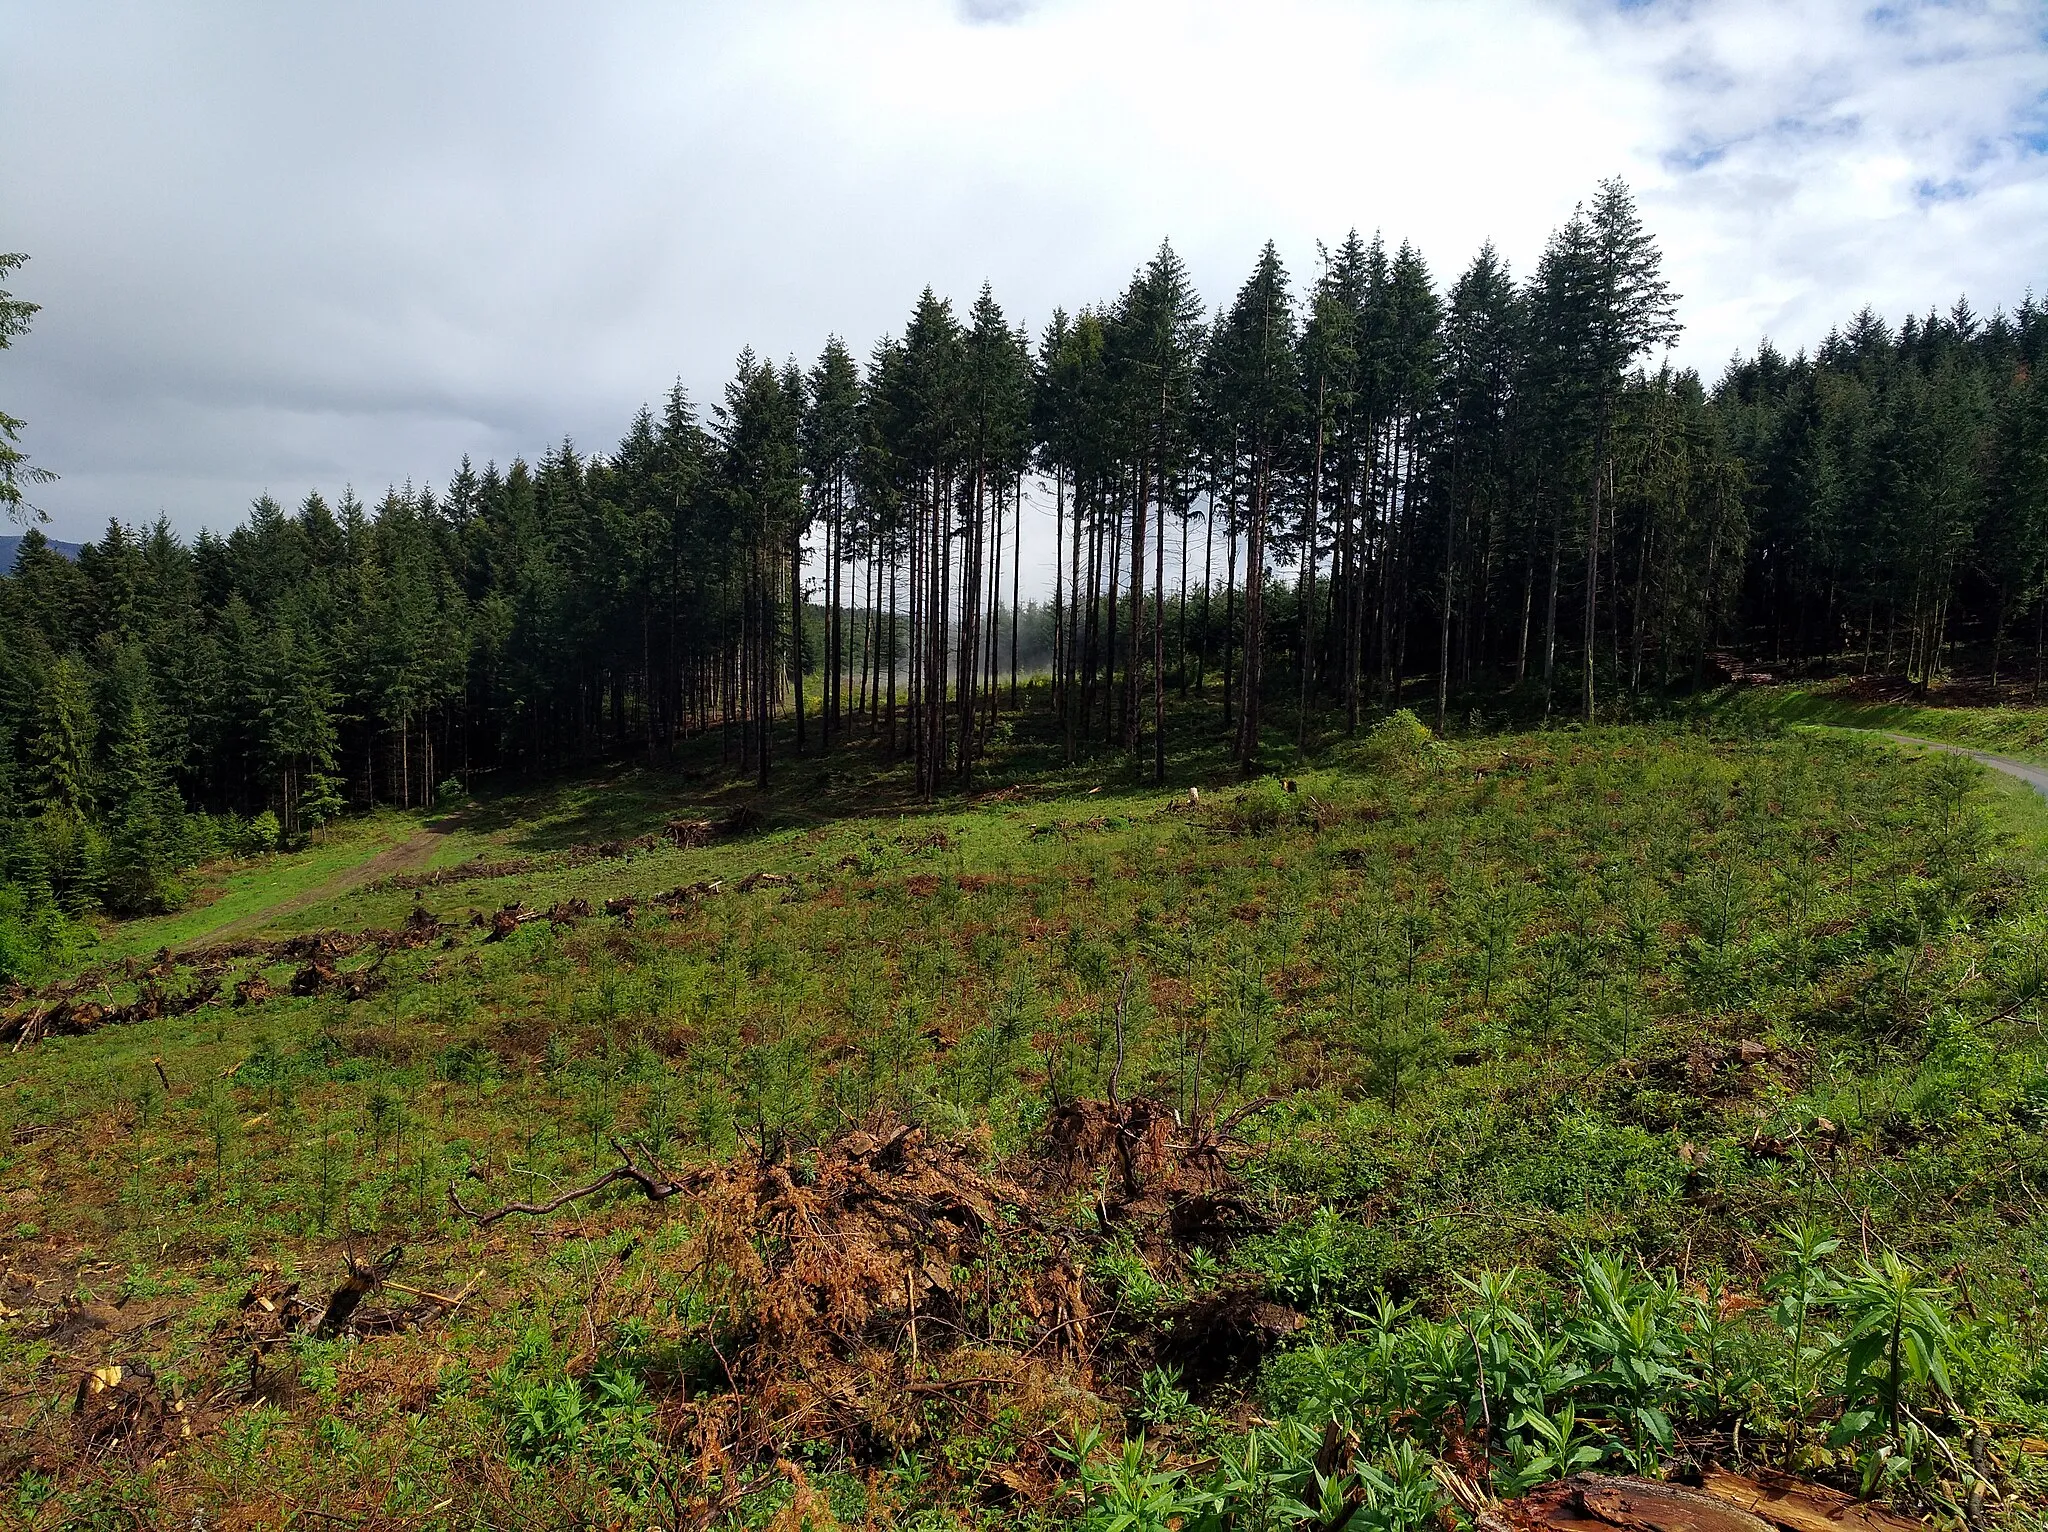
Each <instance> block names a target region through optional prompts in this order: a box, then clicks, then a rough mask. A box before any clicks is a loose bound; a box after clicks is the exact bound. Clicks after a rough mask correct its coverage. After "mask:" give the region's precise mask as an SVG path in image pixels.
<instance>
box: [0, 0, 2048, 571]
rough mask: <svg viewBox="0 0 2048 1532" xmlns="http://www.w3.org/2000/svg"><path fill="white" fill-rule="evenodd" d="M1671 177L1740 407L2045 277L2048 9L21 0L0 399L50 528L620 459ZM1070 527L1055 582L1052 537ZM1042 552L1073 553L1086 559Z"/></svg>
mask: <svg viewBox="0 0 2048 1532" xmlns="http://www.w3.org/2000/svg"><path fill="white" fill-rule="evenodd" d="M1612 175H1620V176H1623V177H1625V178H1626V179H1627V180H1628V181H1629V183H1630V184H1631V185H1632V186H1633V187H1634V189H1635V191H1636V194H1637V197H1638V199H1639V202H1640V205H1641V209H1642V212H1643V215H1644V217H1645V220H1646V222H1647V223H1648V225H1649V227H1650V228H1651V229H1652V231H1653V232H1654V233H1655V234H1656V235H1657V236H1658V238H1659V240H1660V242H1661V244H1662V247H1663V250H1664V252H1665V258H1666V267H1667V272H1668V274H1669V275H1670V277H1671V279H1672V281H1673V285H1674V286H1675V287H1676V288H1677V289H1678V291H1679V292H1680V293H1681V294H1682V295H1683V300H1682V302H1681V305H1680V317H1681V319H1682V320H1683V321H1684V323H1685V326H1686V330H1685V334H1684V336H1683V338H1682V340H1681V341H1680V343H1679V344H1678V346H1677V348H1676V351H1675V353H1674V359H1675V360H1676V361H1678V362H1679V363H1681V364H1683V365H1689V366H1694V367H1697V368H1699V369H1700V370H1701V371H1702V372H1704V373H1706V374H1708V375H1709V376H1710V377H1711V376H1712V375H1713V374H1715V373H1718V372H1719V370H1720V369H1721V367H1722V366H1723V365H1725V363H1726V361H1727V360H1728V358H1729V357H1730V356H1731V355H1732V354H1733V353H1735V352H1736V351H1738V350H1746V349H1749V348H1752V347H1753V346H1754V345H1755V344H1756V342H1757V341H1758V339H1759V338H1760V337H1762V336H1764V335H1769V336H1771V337H1772V338H1773V339H1774V340H1775V341H1776V343H1777V344H1778V345H1779V346H1780V347H1781V348H1782V349H1785V350H1788V351H1789V350H1793V349H1796V348H1798V347H1801V346H1811V345H1813V344H1814V343H1816V342H1817V341H1819V340H1820V339H1821V338H1822V337H1823V336H1825V335H1826V333H1827V332H1828V330H1829V329H1830V327H1832V326H1834V325H1836V324H1838V323H1840V322H1843V321H1844V320H1846V319H1847V318H1848V317H1849V316H1850V315H1851V314H1853V313H1854V312H1855V311H1856V310H1857V309H1859V308H1860V307H1862V306H1863V305H1865V304H1869V305H1872V306H1874V307H1875V308H1876V309H1878V310H1879V311H1880V312H1881V313H1884V314H1886V315H1887V316H1889V317H1891V318H1893V319H1897V318H1898V317H1900V316H1902V315H1904V314H1905V313H1908V312H1923V313H1924V312H1925V311H1926V310H1928V309H1929V308H1930V307H1939V308H1942V309H1946V308H1947V307H1948V306H1949V305H1950V304H1951V303H1953V302H1954V301H1955V299H1956V298H1957V297H1958V296H1959V295H1961V294H1964V293H1967V294H1968V295H1969V297H1970V299H1971V300H1972V302H1973V303H1974V305H1975V306H1976V307H1977V308H1978V309H1979V310H1982V311H1989V310H1990V309H1992V308H1994V307H1998V306H2005V307H2011V306H2012V305H2014V304H2016V303H2017V302H2019V301H2020V299H2021V298H2022V297H2023V296H2024V295H2025V294H2026V293H2027V292H2028V291H2029V290H2030V289H2033V288H2035V287H2036V286H2039V287H2041V288H2043V289H2048V276H2044V269H2048V261H2044V255H2048V3H2042V0H2034V3H2020V0H1983V3H1970V0H1954V3H1948V4H1931V3H1930V4H1921V3H1897V4H1888V5H1870V4H1850V3H1836V0H1623V3H1614V0H1605V3H1602V0H1516V3H1504V0H1247V3H1241V4H1220V3H1207V0H821V3H807V0H732V3H728V4H688V3H659V4H645V5H639V4H628V3H607V0H594V3H591V4H587V5H580V6H574V7H569V6H545V5H540V4H527V3H507V0H477V3H429V0H406V3H388V4H387V3H380V0H357V3H352V4H350V5H347V6H329V7H313V6H298V5H269V4H263V3H260V0H248V3H243V4H225V3H223V4H203V3H184V4H179V3H170V0H156V3H148V4H133V5H109V4H97V3H92V0H47V3H45V0H0V250H20V251H25V252H27V253H28V254H29V255H30V256H31V258H32V259H31V260H30V262H29V264H28V265H27V266H25V267H24V268H23V269H22V270H21V271H20V272H18V273H17V274H16V275H15V277H14V278H12V279H11V282H10V287H11V290H12V291H14V292H15V293H16V295H17V296H20V297H25V298H28V299H31V300H33V301H35V302H38V303H40V304H42V305H43V306H44V307H43V312H42V313H41V314H40V315H38V316H37V320H36V324H35V328H34V330H33V331H32V332H31V333H30V334H29V335H28V336H26V337H24V338H22V339H20V340H17V341H16V343H15V346H14V348H13V349H12V350H10V351H7V352H4V353H0V411H5V412H6V413H8V414H11V415H15V416H19V417H21V418H23V419H25V420H26V421H27V422H28V424H27V428H26V431H25V432H24V437H23V446H24V447H25V448H26V450H28V452H29V453H30V455H31V457H32V458H33V460H34V461H36V462H38V463H40V464H42V465H44V466H46V467H48V468H50V469H52V470H54V471H55V472H56V473H58V474H59V475H60V478H59V480H58V482H56V483H54V484H50V485H47V486H45V487H43V488H41V489H40V490H38V491H36V492H35V494H34V499H35V501H36V503H37V505H38V506H39V507H40V508H41V509H42V510H43V511H45V512H46V513H47V515H48V518H49V520H48V522H47V524H46V530H47V531H48V532H49V533H50V535H52V536H56V537H64V538H82V537H93V536H96V535H97V534H98V532H99V531H101V530H102V529H103V528H104V527H105V525H106V523H107V521H108V519H109V518H119V519H121V520H122V521H124V522H129V523H139V522H146V521H152V520H154V519H155V518H156V517H157V516H158V515H159V514H161V515H164V516H167V517H168V518H169V519H170V521H171V522H172V524H173V525H174V526H175V527H177V528H178V529H179V530H180V531H182V532H184V533H187V534H190V533H192V532H196V531H197V530H198V529H199V528H200V527H202V526H209V527H212V528H214V529H216V530H225V529H226V528H228V527H230V526H232V525H233V524H234V523H235V522H236V521H238V520H239V519H240V518H241V517H242V515H243V514H244V512H245V511H246V509H247V507H248V504H249V502H250V501H251V500H252V499H253V498H254V497H255V496H257V495H259V494H262V493H264V492H266V491H268V492H269V493H271V494H273V495H275V496H276V497H277V498H278V499H280V500H281V501H284V502H285V503H286V504H288V505H289V504H293V503H296V502H297V501H298V500H299V499H300V498H301V497H303V496H304V494H305V493H306V492H307V491H308V490H309V489H314V488H317V489H319V490H321V491H322V492H323V493H325V494H327V495H328V496H329V497H330V498H332V497H334V496H336V495H338V494H339V492H340V491H341V490H342V489H343V487H344V486H346V485H353V486H354V487H355V488H356V490H357V491H358V493H360V494H361V495H362V496H363V497H364V498H365V499H371V500H374V499H375V498H376V497H377V496H379V495H381V494H382V492H383V490H384V489H385V487H386V486H387V485H390V484H394V483H402V482H405V481H407V480H410V481H412V482H414V483H416V484H429V483H431V484H436V485H438V484H440V483H442V482H444V481H445V480H446V479H447V477H448V475H449V473H450V472H451V470H452V469H453V468H454V467H455V465H456V464H457V463H458V462H459V461H460V459H461V458H462V456H463V455H464V454H465V453H466V454H468V455H469V456H471V457H472V458H473V459H475V460H476V461H477V462H478V463H479V464H481V463H482V462H484V461H485V460H487V459H496V460H498V461H499V462H501V463H502V462H504V461H506V460H508V459H510V458H511V457H513V456H514V455H518V454H524V455H526V456H528V457H529V458H530V457H532V456H534V455H536V454H537V453H539V452H540V451H542V450H544V449H545V448H546V447H548V446H549V445H550V444H552V443H555V442H558V441H560V440H561V439H562V438H563V437H564V436H565V435H566V436H569V437H571V438H573V439H574V440H575V441H576V443H577V444H578V445H579V446H580V447H581V448H583V449H584V450H603V449H604V448H606V447H607V446H608V445H610V444H611V443H613V442H616V441H617V440H618V438H619V437H620V435H621V434H622V433H623V431H624V429H625V427H626V425H627V423H628V421H629V420H630V418H631V416H632V413H633V411H634V410H635V409H636V408H637V407H638V406H639V404H640V403H641V402H642V401H649V400H656V399H658V398H659V397H660V396H661V395H662V394H663V393H664V392H665V391H666V390H667V388H668V386H669V385H670V383H671V382H672V381H674V380H676V379H680V380H681V381H682V383H683V384H684V386H685V387H686V388H687V389H688V390H689V391H690V393H691V395H692V396H693V397H694V398H695V399H697V400H698V401H699V402H700V404H709V403H712V402H715V401H716V399H717V397H718V395H719V391H720V390H721V388H722V386H723V384H724V381H725V379H726V378H728V377H729V376H730V375H731V371H732V364H733V360H734V358H735V357H736V356H737V354H738V353H739V351H740V350H741V348H742V347H745V346H752V347H753V348H754V349H755V351H756V352H757V353H760V354H763V355H766V356H770V357H774V358H777V359H780V358H782V357H784V356H792V355H793V356H795V357H796V358H798V359H799V360H800V361H808V360H809V359H810V358H812V357H814V356H815V355H816V354H817V352H818V349H819V347H820V346H821V345H822V344H823V342H824V341H825V339H826V337H827V336H828V335H830V334H835V333H836V334H838V335H841V336H843V337H844V338H845V339H846V340H847V341H848V343H849V344H851V345H852V346H853V348H854V350H855V352H856V354H857V355H864V354H865V353H866V351H867V349H868V347H869V346H870V345H871V344H872V343H873V342H874V340H875V339H876V338H877V337H878V336H880V335H882V334H884V333H887V332H890V331H892V330H896V329H899V328H900V327H901V324H902V322H903V319H904V317H905V316H906V315H907V313H908V312H909V309H910V306H911V304H912V302H913V301H914V300H915V298H916V297H917V295H918V293H919V291H920V290H921V289H922V288H923V287H924V286H925V285H926V284H930V285H931V286H932V287H933V288H934V289H935V290H936V291H938V292H939V293H940V294H941V295H944V296H949V297H951V298H952V299H954V300H955V302H956V303H957V304H958V305H959V306H960V307H961V308H963V309H964V308H965V306H966V305H967V304H968V303H969V302H971V301H972V299H973V297H974V295H975V293H976V292H977V291H978V290H979V288H980V286H981V284H982V283H983V282H987V283H989V284H991V286H992V289H993V291H994V293H995V296H996V298H997V299H998V301H999V302H1001V303H1002V304H1003V306H1004V308H1005V310H1006V312H1007V313H1008V314H1009V315H1010V317H1011V318H1012V320H1013V321H1015V320H1021V321H1023V322H1025V323H1028V324H1029V325H1030V326H1031V327H1032V329H1033V330H1034V331H1036V330H1037V329H1038V328H1039V327H1040V326H1042V325H1043V323H1044V322H1045V320H1046V319H1047V318H1048V316H1049V315H1050V314H1051V312H1052V309H1053V307H1054V306H1055V305H1062V306H1064V307H1066V308H1068V309H1069V310H1071V309H1073V308H1076V307H1078V306H1080V305H1081V304H1083V303H1087V302H1090V301H1094V300H1099V299H1103V298H1107V297H1109V296H1111V295H1113V294H1114V293H1115V292H1116V291H1117V290H1119V289H1120V288H1121V287H1122V286H1123V284H1124V283H1125V282H1126V281H1128V279H1129V277H1130V275H1131V273H1132V272H1133V270H1134V269H1135V268H1136V267H1137V266H1138V265H1139V264H1140V263H1142V262H1143V261H1144V260H1145V259H1146V257H1147V256H1149V255H1150V254H1151V252H1152V251H1153V250H1154V249H1155V248H1156V247H1157V246H1158V244H1159V242H1160V240H1161V239H1163V238H1170V239H1171V240H1172V241H1173V243H1174V246H1175V248H1176V249H1178V250H1179V251H1180V252H1181V254H1182V255H1183V257H1184V258H1185V259H1186V260H1187V262H1188V263H1189V266H1190V267H1191V269H1192V270H1193V272H1194V274H1195V276H1196V279H1197V281H1198V283H1199V284H1200V286H1201V288H1202V291H1203V293H1204V295H1205V297H1206V298H1207V299H1208V301H1209V302H1210V303H1211V304H1216V303H1219V302H1226V301H1228V299H1229V297H1230V295H1231V293H1232V292H1233V291H1234V290H1235V288H1236V287H1237V285H1238V284H1239V283H1240V282H1242V281H1243V279H1244V277H1245V276H1246V275H1247V274H1248V273H1249V271H1250V269H1251V266H1252V263H1253V260H1254V258H1255V257H1256V255H1257V253H1258V251H1259V248H1260V246H1261V245H1262V244H1263V243H1264V242H1265V241H1266V240H1267V239H1269V238H1270V239H1272V240H1274V241H1275V242H1276V244H1277V245H1278V247H1279V250H1280V252H1281V255H1282V257H1283V259H1284V260H1285V261H1286V262H1287V264H1288V267H1289V269H1290V271H1291V272H1292V273H1293V274H1294V276H1295V278H1296V279H1297V281H1304V280H1307V279H1310V278H1312V277H1313V275H1314V272H1315V269H1316V263H1317V259H1318V241H1322V242H1324V243H1327V244H1329V245H1332V246H1334V245H1335V244H1336V243H1337V242H1338V241H1339V240H1341V239H1342V238H1343V236H1344V234H1345V233H1346V231H1347V230H1349V229H1351V228H1353V227H1356V228H1358V229H1359V230H1361V231H1363V232H1365V233H1368V234H1369V233H1371V232H1372V231H1373V230H1375V229H1377V230H1381V231H1383V232H1384V233H1385V235H1386V238H1387V240H1388V241H1389V243H1390V245H1391V244H1393V243H1398V242H1399V241H1400V240H1402V239H1408V240H1412V241H1413V242H1414V243H1415V245H1416V246H1417V247H1418V248H1419V249H1420V250H1421V251H1422V253H1423V254H1424V256H1425V257H1426V258H1427V259H1428V261H1429V262H1430V265H1431V268H1432V270H1433V271H1434V272H1435V274H1436V276H1437V279H1438V281H1439V283H1440V284H1445V285H1447V284H1448V283H1449V282H1450V280H1451V279H1453V278H1454V277H1455V276H1456V274H1457V271H1458V269H1459V268H1460V267H1461V266H1462V265H1464V263H1465V262H1467V261H1468V260H1469V259H1470V258H1471V257H1472V255H1473V253H1474V252H1475V251H1476V250H1477V249H1478V247H1479V246H1480V244H1481V242H1482V241H1485V240H1489V239H1490V240H1492V241H1493V242H1494V244H1495V245H1496V246H1497V247H1498V248H1499V249H1500V250H1501V252H1502V253H1503V254H1504V255H1506V256H1507V258H1508V259H1509V260H1510V262H1511V263H1512V265H1513V268H1514V269H1515V271H1516V272H1517V273H1527V272H1528V271H1530V270H1531V269H1532V268H1533V266H1534V264H1535V260H1536V257H1537V254H1538V253H1539V251H1540V250H1541V248H1542V245H1543V241H1544V239H1545V238H1546V236H1547V235H1548V234H1549V233H1550V232H1551V230H1553V229H1554V228H1555V227H1556V226H1557V225H1558V224H1559V223H1561V222H1562V221H1564V220H1565V219H1566V218H1567V217H1569V215H1570V213H1571V210H1572V207H1573V205H1574V204H1575V203H1576V202H1578V201H1580V200H1582V199H1585V198H1588V197H1590V195H1591V194H1592V192H1593V190H1594V188H1595V186H1596V184H1597V183H1598V182H1599V181H1600V180H1601V179H1602V178H1603V177H1606V176H1612ZM1041 530H1043V529H1041V528H1040V527H1039V526H1038V525H1037V524H1036V522H1035V521H1033V522H1031V523H1030V524H1028V526H1027V531H1028V533H1029V537H1028V539H1027V560H1026V562H1027V565H1029V566H1031V567H1032V568H1033V569H1034V571H1036V570H1038V569H1041V568H1042V567H1043V566H1044V565H1045V564H1046V563H1047V562H1048V561H1049V560H1048V557H1047V556H1048V555H1049V551H1050V534H1049V531H1045V534H1044V536H1043V538H1041V536H1040V533H1041ZM1041 542H1042V543H1043V544H1044V547H1043V548H1041V547H1040V544H1041Z"/></svg>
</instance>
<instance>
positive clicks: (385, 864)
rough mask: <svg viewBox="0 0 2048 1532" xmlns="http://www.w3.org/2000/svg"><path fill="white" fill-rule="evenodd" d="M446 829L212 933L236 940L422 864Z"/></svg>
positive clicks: (417, 836) (215, 938)
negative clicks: (274, 922)
mask: <svg viewBox="0 0 2048 1532" xmlns="http://www.w3.org/2000/svg"><path fill="white" fill-rule="evenodd" d="M446 833H447V832H446V831H445V830H432V829H423V830H416V831H414V832H413V833H412V834H411V835H409V836H407V837H406V838H405V839H404V840H402V841H400V842H399V843H398V844H397V845H395V846H389V847H386V848H385V849H384V850H382V851H380V852H378V853H377V854H376V855H375V856H373V857H371V858H370V859H369V860H368V861H367V862H359V863H357V864H356V865H355V866H353V867H345V868H343V869H342V870H341V871H340V872H337V873H335V874H334V875H333V876H331V877H329V878H326V879H323V880H322V881H321V882H320V883H318V884H316V885H315V886H314V887H312V888H309V889H306V890H304V891H303V892H301V893H297V894H294V895H292V896H291V897H290V898H288V899H283V900H280V901H279V902H278V903H276V904H273V905H270V906H269V907H267V908H265V909H261V910H253V911H251V912H250V913H249V914H247V915H241V916H238V917H236V918H235V919H233V920H231V921H229V922H228V923H227V924H226V925H224V926H221V927H219V928H218V929H216V930H214V931H213V932H212V933H211V934H210V940H211V941H212V942H214V943H220V942H224V941H229V940H232V939H233V938H235V937H237V936H240V935H242V934H243V933H244V932H248V931H254V930H258V929H260V928H261V927H263V926H267V925H269V924H271V923H272V922H273V921H277V920H282V919H283V918H284V917H285V916H287V915H295V914H297V913H298V912H299V911H301V910H309V909H312V908H313V907H314V906H315V905H319V904H325V903H326V902H327V901H328V900H330V899H334V898H338V897H339V896H340V895H342V894H345V893H347V892H349V891H350V890H351V889H354V888H359V887H361V886H362V885H364V884H368V883H379V882H382V881H385V880H388V879H390V878H391V877H392V876H393V875H394V874H399V873H403V872H405V871H407V870H408V869H410V868H413V867H418V866H419V865H421V864H422V863H423V862H426V861H427V860H429V859H430V858H431V857H432V856H433V854H434V847H435V846H436V845H438V844H439V843H440V840H441V837H442V836H443V835H445V834H446Z"/></svg>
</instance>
